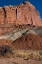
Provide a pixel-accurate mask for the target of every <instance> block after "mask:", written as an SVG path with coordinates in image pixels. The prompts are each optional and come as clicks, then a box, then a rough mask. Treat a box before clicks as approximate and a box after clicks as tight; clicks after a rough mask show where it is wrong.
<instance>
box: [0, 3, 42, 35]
mask: <svg viewBox="0 0 42 64" xmlns="http://www.w3.org/2000/svg"><path fill="white" fill-rule="evenodd" d="M19 25H22V26H19ZM23 25H24V28H25V25H27V26H28V25H35V26H42V21H41V18H40V15H39V12H38V11H37V10H36V9H35V7H34V6H33V5H32V4H31V3H30V2H24V3H21V4H20V5H17V6H4V7H0V34H5V33H7V32H10V31H12V30H13V29H14V30H15V29H16V28H18V29H19V28H20V27H21V28H22V27H23ZM27 26H26V27H27Z"/></svg>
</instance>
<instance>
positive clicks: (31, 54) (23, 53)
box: [13, 50, 42, 60]
mask: <svg viewBox="0 0 42 64" xmlns="http://www.w3.org/2000/svg"><path fill="white" fill-rule="evenodd" d="M40 52H41V51H33V50H14V51H13V53H14V54H13V57H19V58H27V59H35V60H42V55H41V54H40Z"/></svg>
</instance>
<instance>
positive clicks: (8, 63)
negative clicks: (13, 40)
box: [0, 58, 42, 64]
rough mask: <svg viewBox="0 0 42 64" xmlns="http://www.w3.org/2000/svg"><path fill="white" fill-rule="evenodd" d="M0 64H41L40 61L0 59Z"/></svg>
mask: <svg viewBox="0 0 42 64" xmlns="http://www.w3.org/2000/svg"><path fill="white" fill-rule="evenodd" d="M0 64H42V61H36V60H31V59H29V60H24V58H5V59H0Z"/></svg>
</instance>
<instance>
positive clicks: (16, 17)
mask: <svg viewBox="0 0 42 64" xmlns="http://www.w3.org/2000/svg"><path fill="white" fill-rule="evenodd" d="M16 19H17V9H16Z"/></svg>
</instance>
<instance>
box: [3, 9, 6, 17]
mask: <svg viewBox="0 0 42 64" xmlns="http://www.w3.org/2000/svg"><path fill="white" fill-rule="evenodd" d="M3 10H4V17H5V18H6V10H5V8H3Z"/></svg>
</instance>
